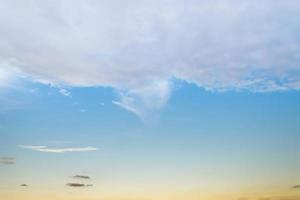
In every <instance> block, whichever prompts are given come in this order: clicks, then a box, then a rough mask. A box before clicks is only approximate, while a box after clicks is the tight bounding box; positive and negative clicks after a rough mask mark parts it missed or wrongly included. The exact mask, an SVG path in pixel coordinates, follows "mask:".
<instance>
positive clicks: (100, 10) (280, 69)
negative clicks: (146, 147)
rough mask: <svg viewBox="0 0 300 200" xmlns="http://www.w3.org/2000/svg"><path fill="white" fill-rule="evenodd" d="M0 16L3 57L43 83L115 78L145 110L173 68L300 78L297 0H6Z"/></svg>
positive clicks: (253, 86)
mask: <svg viewBox="0 0 300 200" xmlns="http://www.w3.org/2000/svg"><path fill="white" fill-rule="evenodd" d="M0 24H1V26H0V63H2V66H8V67H10V68H9V69H12V67H14V68H13V69H15V70H18V71H21V72H22V73H23V74H25V75H26V76H28V77H31V79H33V80H35V81H39V82H42V83H52V84H56V85H68V86H79V87H83V86H110V87H113V88H115V89H116V90H118V91H119V94H120V99H119V100H118V101H114V104H116V105H118V106H120V107H122V108H125V109H127V110H129V111H131V112H133V113H135V114H137V115H139V116H142V115H144V113H145V112H147V110H153V109H158V108H160V107H161V106H163V105H164V103H165V102H166V101H167V99H168V97H169V95H170V93H171V89H172V79H173V78H177V79H182V80H185V81H187V82H191V83H195V84H197V85H198V86H200V87H203V88H206V89H208V90H228V89H234V90H241V89H242V90H243V89H246V90H251V91H255V92H257V91H258V92H269V91H284V90H290V89H299V88H300V67H299V63H300V38H299V35H300V28H299V27H300V2H299V1H294V0H278V1H273V0H264V1H259V0H252V1H238V0H231V1H229V0H216V1H209V0H184V1H183V0H179V1H176V2H174V1H171V0H152V1H140V0H129V1H121V0H111V1H96V0H92V1H85V0H74V1H29V2H28V1H26V2H25V1H18V0H11V1H4V0H3V1H1V3H0ZM6 69H8V68H7V67H6ZM6 71H7V70H6ZM6 71H5V70H2V71H1V70H0V86H1V84H2V85H3V84H4V83H5V82H7V80H8V76H9V75H8V74H9V73H8V72H6ZM61 93H62V94H64V95H67V96H68V95H69V93H68V92H67V91H61Z"/></svg>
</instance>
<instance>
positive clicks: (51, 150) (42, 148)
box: [18, 145, 98, 153]
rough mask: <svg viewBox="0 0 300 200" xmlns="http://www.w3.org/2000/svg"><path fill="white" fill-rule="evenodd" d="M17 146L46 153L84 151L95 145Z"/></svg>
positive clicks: (91, 149)
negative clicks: (70, 146)
mask: <svg viewBox="0 0 300 200" xmlns="http://www.w3.org/2000/svg"><path fill="white" fill-rule="evenodd" d="M18 147H20V148H24V149H31V150H34V151H40V152H47V153H66V152H86V151H96V150H98V149H97V148H95V147H80V148H50V147H47V146H35V145H19V146H18Z"/></svg>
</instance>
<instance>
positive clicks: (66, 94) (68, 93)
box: [59, 89, 71, 97]
mask: <svg viewBox="0 0 300 200" xmlns="http://www.w3.org/2000/svg"><path fill="white" fill-rule="evenodd" d="M59 93H61V94H62V95H64V96H67V97H69V96H70V95H71V92H70V91H68V90H66V89H60V90H59Z"/></svg>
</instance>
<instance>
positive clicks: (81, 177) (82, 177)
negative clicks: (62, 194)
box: [71, 175, 91, 179]
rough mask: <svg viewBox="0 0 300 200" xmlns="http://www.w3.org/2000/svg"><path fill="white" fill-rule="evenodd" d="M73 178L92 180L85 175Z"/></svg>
mask: <svg viewBox="0 0 300 200" xmlns="http://www.w3.org/2000/svg"><path fill="white" fill-rule="evenodd" d="M71 178H76V179H91V177H90V176H85V175H75V176H71Z"/></svg>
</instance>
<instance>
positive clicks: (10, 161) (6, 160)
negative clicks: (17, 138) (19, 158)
mask: <svg viewBox="0 0 300 200" xmlns="http://www.w3.org/2000/svg"><path fill="white" fill-rule="evenodd" d="M15 163H16V161H15V158H13V157H0V164H3V165H12V164H15Z"/></svg>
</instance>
